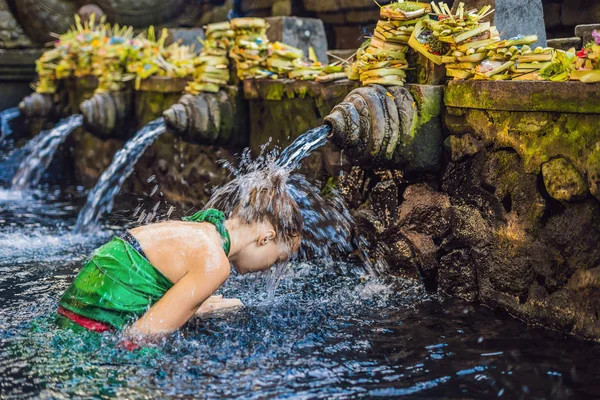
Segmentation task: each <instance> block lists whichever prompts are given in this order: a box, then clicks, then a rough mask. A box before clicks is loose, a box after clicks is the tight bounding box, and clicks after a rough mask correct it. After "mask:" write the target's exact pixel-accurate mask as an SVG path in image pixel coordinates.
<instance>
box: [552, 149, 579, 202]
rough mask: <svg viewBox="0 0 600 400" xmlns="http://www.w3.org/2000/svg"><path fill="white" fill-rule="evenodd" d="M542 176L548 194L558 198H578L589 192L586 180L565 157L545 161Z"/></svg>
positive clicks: (566, 199)
mask: <svg viewBox="0 0 600 400" xmlns="http://www.w3.org/2000/svg"><path fill="white" fill-rule="evenodd" d="M542 176H543V178H544V185H545V186H546V190H547V191H548V194H549V195H550V196H552V198H554V199H556V200H559V201H571V200H578V199H582V198H584V197H585V196H586V194H587V186H586V183H585V180H584V179H583V177H582V176H581V175H580V174H579V172H577V170H576V169H575V168H574V167H573V165H571V163H569V162H568V161H567V160H565V159H564V158H554V159H552V160H550V161H548V162H547V163H544V164H543V165H542Z"/></svg>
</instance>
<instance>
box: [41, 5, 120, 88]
mask: <svg viewBox="0 0 600 400" xmlns="http://www.w3.org/2000/svg"><path fill="white" fill-rule="evenodd" d="M95 21H96V19H95V16H94V15H92V17H91V18H90V22H89V23H87V22H86V23H83V24H82V22H81V18H80V17H79V15H77V14H76V15H75V27H73V28H71V29H70V30H69V31H68V32H66V33H64V34H62V35H59V36H57V40H56V42H55V43H54V48H52V49H50V50H46V51H45V52H44V53H43V54H42V56H41V57H40V58H39V59H38V60H36V72H37V75H38V82H37V84H36V87H35V89H36V91H37V92H38V93H54V92H56V90H57V81H59V80H61V79H66V78H69V77H71V76H76V77H83V76H87V75H91V74H92V63H91V58H92V54H93V53H94V52H96V51H98V50H99V49H101V48H102V47H103V46H104V45H105V44H106V43H108V40H109V39H108V38H107V37H106V32H107V29H108V27H107V26H106V25H105V24H104V18H102V19H100V24H98V25H97V24H95Z"/></svg>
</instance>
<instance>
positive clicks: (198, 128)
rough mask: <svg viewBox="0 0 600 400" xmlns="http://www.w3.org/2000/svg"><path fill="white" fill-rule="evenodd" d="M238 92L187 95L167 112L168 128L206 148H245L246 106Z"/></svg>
mask: <svg viewBox="0 0 600 400" xmlns="http://www.w3.org/2000/svg"><path fill="white" fill-rule="evenodd" d="M238 97H239V96H237V90H228V92H227V91H226V90H221V91H219V92H218V93H202V94H200V95H197V96H193V95H189V94H186V95H183V96H182V97H181V99H180V100H179V102H178V103H177V104H174V105H173V106H172V107H171V108H169V109H168V110H166V111H165V112H164V114H163V115H164V117H165V120H166V121H167V125H168V126H170V127H171V128H172V129H173V130H175V131H176V132H177V133H178V134H180V135H181V136H182V137H183V139H184V140H187V141H189V142H193V143H198V144H205V145H223V146H225V145H227V146H236V147H237V146H244V145H246V144H247V142H248V137H247V134H244V132H247V129H243V128H244V127H243V125H244V122H245V121H246V113H245V111H244V109H245V107H244V105H243V104H240V101H241V99H239V98H238Z"/></svg>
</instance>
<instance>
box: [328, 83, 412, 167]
mask: <svg viewBox="0 0 600 400" xmlns="http://www.w3.org/2000/svg"><path fill="white" fill-rule="evenodd" d="M414 102H415V101H414V99H413V97H412V96H411V94H410V93H409V92H408V90H406V89H404V88H402V87H390V88H387V89H386V88H384V87H383V86H379V85H371V86H369V87H362V88H358V89H355V90H353V91H352V92H350V94H349V95H348V96H347V97H346V98H345V99H344V102H342V103H340V104H338V105H337V106H336V107H334V109H333V111H332V112H331V114H330V115H328V116H327V117H326V118H325V122H327V123H328V124H330V125H331V126H332V128H333V141H334V142H335V143H336V144H337V145H338V146H340V147H341V148H343V149H345V150H346V151H347V155H348V157H349V158H350V159H352V160H355V161H356V162H358V163H363V164H364V163H373V162H374V163H379V164H386V163H387V162H389V161H391V160H392V159H394V158H395V153H396V152H400V153H406V154H405V155H406V156H407V157H403V158H405V159H406V158H410V157H409V154H408V153H409V152H410V146H409V145H410V141H411V139H412V131H413V125H414V122H415V120H416V118H417V111H416V109H415V108H414V106H413V104H414Z"/></svg>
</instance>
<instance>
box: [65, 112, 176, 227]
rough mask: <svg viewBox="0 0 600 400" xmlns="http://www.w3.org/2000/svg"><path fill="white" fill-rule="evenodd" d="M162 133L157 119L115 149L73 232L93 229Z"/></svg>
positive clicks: (160, 119)
mask: <svg viewBox="0 0 600 400" xmlns="http://www.w3.org/2000/svg"><path fill="white" fill-rule="evenodd" d="M165 130H166V125H165V120H164V118H158V119H156V120H154V121H152V122H150V123H148V124H147V125H146V126H144V127H143V128H142V129H140V130H139V131H138V132H137V133H136V134H135V136H134V137H133V138H132V139H131V140H130V141H128V142H127V143H126V144H125V146H124V147H123V148H122V149H121V150H119V151H118V152H117V153H116V154H115V156H114V158H113V160H112V162H111V164H110V166H109V167H108V168H107V169H106V170H105V171H104V172H103V173H102V175H101V176H100V179H98V182H97V183H96V186H95V187H94V188H93V189H92V191H91V192H90V194H89V195H88V198H87V202H86V203H85V206H83V208H82V209H81V211H80V213H79V216H78V217H77V223H76V224H75V233H87V232H91V231H93V230H95V229H97V226H98V220H99V219H100V217H101V216H102V215H103V214H105V213H109V212H110V211H111V210H112V207H113V204H114V199H115V196H116V195H117V194H118V193H119V190H121V186H122V185H123V183H124V182H125V180H126V179H127V178H128V177H129V175H131V173H132V172H133V168H134V166H135V163H136V162H137V161H138V160H139V158H140V157H141V156H142V154H144V151H145V150H146V149H147V148H148V147H150V145H152V143H153V142H154V140H156V138H157V137H158V136H160V135H161V134H163V133H164V132H165Z"/></svg>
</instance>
